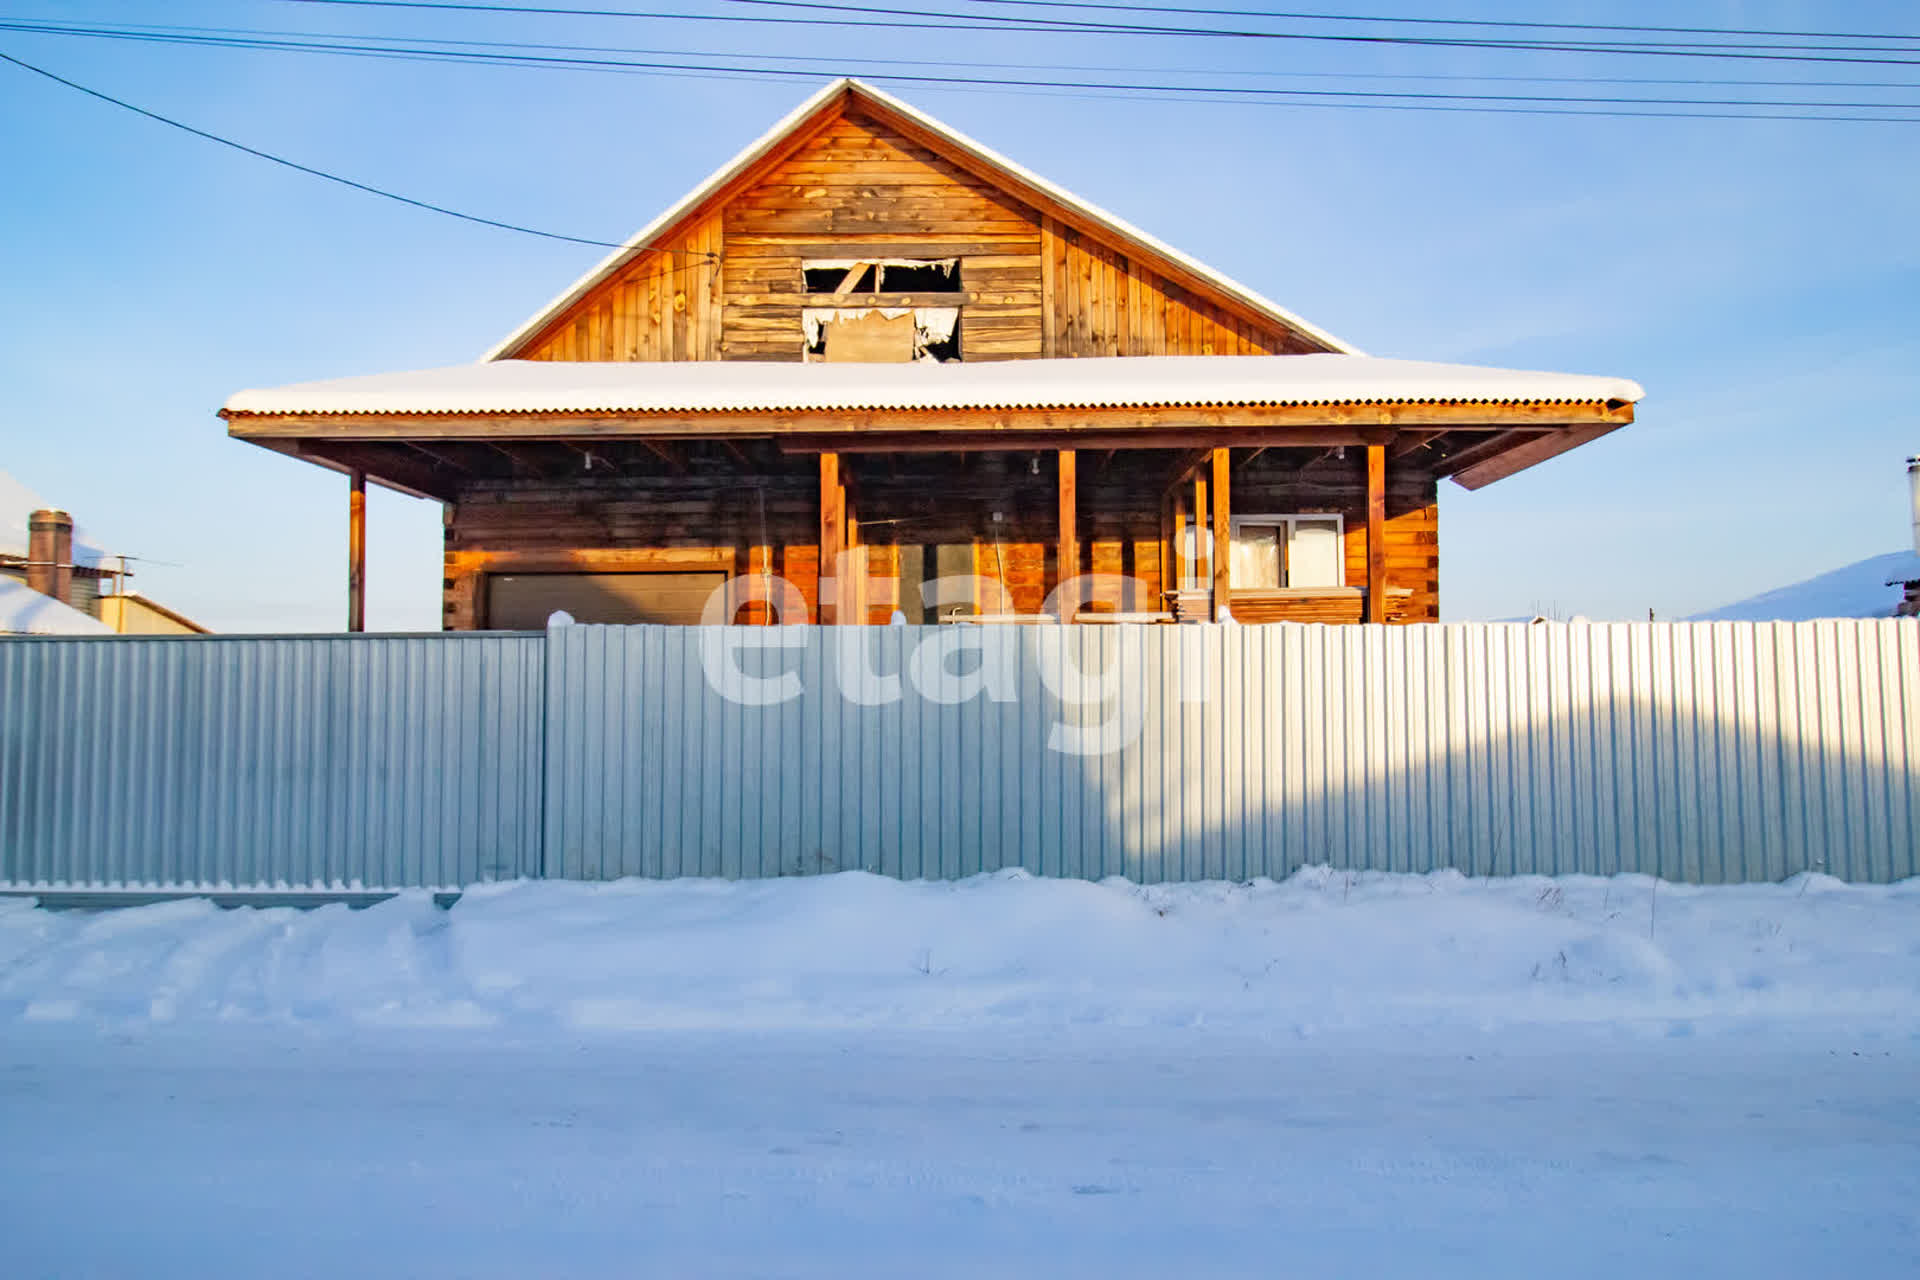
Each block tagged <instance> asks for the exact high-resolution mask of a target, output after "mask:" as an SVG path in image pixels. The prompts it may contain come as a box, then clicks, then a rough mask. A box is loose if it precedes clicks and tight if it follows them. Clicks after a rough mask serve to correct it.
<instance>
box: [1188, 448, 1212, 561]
mask: <svg viewBox="0 0 1920 1280" xmlns="http://www.w3.org/2000/svg"><path fill="white" fill-rule="evenodd" d="M1208 510H1209V508H1208V505H1207V468H1205V467H1199V468H1196V469H1195V470H1194V473H1193V510H1192V512H1190V513H1189V514H1191V515H1192V517H1193V581H1194V587H1195V589H1197V590H1202V591H1204V590H1206V589H1207V588H1208V586H1209V585H1211V584H1209V583H1208V581H1207V578H1208V576H1209V575H1208V573H1207V572H1205V570H1206V569H1207V568H1208V566H1209V565H1211V564H1212V563H1213V543H1212V542H1211V541H1209V540H1208V538H1207V512H1208Z"/></svg>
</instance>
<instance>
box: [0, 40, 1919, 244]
mask: <svg viewBox="0 0 1920 1280" xmlns="http://www.w3.org/2000/svg"><path fill="white" fill-rule="evenodd" d="M19 26H20V24H11V23H6V22H0V30H6V29H18V28H19ZM60 33H61V34H98V35H108V36H112V37H115V38H121V39H129V40H135V41H147V42H156V43H202V44H209V45H213V46H216V47H233V48H247V49H262V48H277V49H287V50H292V51H297V52H309V53H345V54H353V55H359V56H387V57H400V56H405V57H412V58H417V59H420V60H426V61H445V62H452V63H462V64H469V65H483V66H499V65H505V66H532V67H548V68H574V69H596V70H607V69H624V70H636V71H643V72H655V73H660V72H679V73H690V72H691V73H700V72H707V73H724V74H728V75H733V76H739V77H746V78H777V79H782V80H791V79H794V78H796V77H797V75H798V74H799V73H796V72H795V71H792V70H788V69H781V68H766V67H742V66H735V65H722V66H714V65H709V64H703V63H687V62H663V61H638V60H630V59H614V58H572V57H558V56H553V55H514V54H503V53H486V52H471V51H465V50H436V49H430V48H394V47H385V48H381V49H375V50H369V49H367V48H365V47H363V46H357V45H350V44H340V43H325V42H320V41H271V40H264V39H258V38H252V37H248V38H244V39H242V38H234V39H227V38H221V37H204V38H202V37H188V36H164V37H157V36H150V35H147V34H144V33H139V32H127V31H112V30H106V29H100V30H95V31H90V32H85V33H82V32H78V31H76V30H74V29H72V28H63V29H61V32H60ZM10 60H11V59H10ZM22 65H25V64H22ZM42 74H48V75H50V74H51V73H46V72H43V73H42ZM54 78H57V77H54ZM874 78H875V79H878V80H883V81H887V82H899V83H906V84H916V85H926V86H936V87H942V88H977V89H996V90H1004V89H1056V90H1078V91H1092V92H1103V93H1118V94H1125V95H1133V96H1138V95H1143V94H1144V95H1152V97H1150V98H1148V99H1147V100H1150V101H1164V100H1166V98H1165V96H1164V95H1169V94H1181V95H1188V96H1189V97H1190V98H1193V99H1197V100H1207V101H1213V102H1241V103H1247V102H1262V101H1265V102H1272V103H1285V104H1294V105H1354V106H1375V107H1386V106H1391V107H1395V108H1398V109H1403V110H1404V109H1413V108H1415V107H1419V106H1424V105H1428V104H1469V105H1468V106H1455V107H1454V108H1453V109H1455V110H1465V109H1475V110H1483V111H1489V112H1510V111H1515V110H1519V109H1521V108H1525V109H1527V114H1556V113H1558V114H1580V115H1601V114H1608V113H1611V112H1617V114H1620V115H1623V116H1659V117H1661V118H1671V117H1673V116H1687V115H1694V114H1699V115H1700V116H1701V117H1702V118H1712V119H1726V118H1751V119H1764V120H1828V121H1845V122H1855V123H1858V122H1878V123H1917V122H1920V117H1908V116H1843V115H1832V114H1804V115H1795V114H1784V113H1782V111H1777V110H1774V109H1784V110H1785V111H1800V112H1834V111H1912V110H1920V102H1911V103H1909V102H1833V101H1809V100H1806V99H1749V98H1705V97H1701V98H1680V97H1670V98H1663V97H1645V96H1578V95H1570V94H1560V95H1555V94H1492V93H1442V92H1414V91H1409V90H1398V91H1388V90H1359V89H1278V88H1267V87H1259V86H1224V85H1218V86H1207V85H1168V84H1151V83H1142V82H1125V83H1115V82H1111V81H1093V80H1038V79H1021V78H1014V77H1001V76H958V75H930V74H921V73H908V72H888V73H883V74H879V75H876V76H875V77H874ZM62 83H67V84H71V82H70V81H62ZM74 87H79V86H74ZM86 92H89V93H91V92H92V91H91V90H86ZM94 96H95V97H104V96H105V95H101V94H94ZM120 105H126V104H120ZM1584 107H1598V108H1602V109H1603V110H1601V111H1586V110H1579V111H1570V110H1566V109H1567V108H1584ZM1629 107H1633V108H1640V107H1658V108H1671V107H1688V108H1707V107H1712V108H1746V109H1753V108H1761V109H1767V110H1766V112H1765V113H1764V114H1762V113H1755V112H1752V111H1750V110H1749V111H1746V112H1742V113H1741V114H1740V115H1738V116H1735V115H1733V114H1732V113H1716V114H1708V113H1705V112H1699V113H1695V112H1669V111H1657V112H1656V111H1644V110H1631V111H1622V110H1618V109H1619V108H1629ZM132 109H134V110H139V108H132ZM142 114H147V115H150V114H152V113H150V112H145V111H142ZM155 118H156V119H163V120H164V117H155ZM166 123H175V122H173V121H166ZM183 127H184V126H183ZM195 132H198V131H195ZM206 136H211V135H206ZM229 145H234V146H238V145H239V144H229ZM240 149H242V150H249V148H245V147H241V148H240ZM266 158H269V159H277V157H271V156H268V157H266ZM286 163H290V162H286ZM293 167H296V168H298V167H300V166H297V165H296V166H293ZM326 176H331V175H326ZM336 180H337V181H343V182H344V181H346V180H345V179H336ZM349 185H358V184H353V183H349ZM376 194H383V195H390V194H391V193H388V192H379V191H376ZM394 198H396V199H406V198H405V197H397V196H396V197H394ZM407 203H414V204H418V203H420V202H418V201H412V200H407ZM456 216H462V217H466V216H467V215H456ZM469 220H471V221H479V222H487V221H490V220H488V219H479V218H470V219H469ZM512 229H515V230H525V228H512ZM538 234H548V233H538ZM550 238H553V239H577V237H569V236H550ZM587 243H601V242H597V241H593V242H587Z"/></svg>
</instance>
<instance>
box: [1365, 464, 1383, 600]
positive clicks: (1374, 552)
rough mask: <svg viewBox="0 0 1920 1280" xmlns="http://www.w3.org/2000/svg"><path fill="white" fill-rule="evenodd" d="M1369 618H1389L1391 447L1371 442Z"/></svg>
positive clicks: (1368, 478)
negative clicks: (1388, 522)
mask: <svg viewBox="0 0 1920 1280" xmlns="http://www.w3.org/2000/svg"><path fill="white" fill-rule="evenodd" d="M1366 618H1367V621H1368V622H1385V621H1386V620H1387V449H1386V446H1385V445H1378V444H1370V445H1368V446H1367V613H1366Z"/></svg>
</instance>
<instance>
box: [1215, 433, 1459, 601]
mask: <svg viewBox="0 0 1920 1280" xmlns="http://www.w3.org/2000/svg"><path fill="white" fill-rule="evenodd" d="M1365 455H1366V451H1365V450H1364V449H1359V448H1353V449H1348V450H1346V451H1345V456H1344V457H1338V456H1329V457H1323V458H1320V459H1317V460H1315V461H1313V462H1311V463H1308V464H1307V465H1306V466H1304V467H1302V466H1300V465H1299V464H1298V463H1297V462H1294V461H1290V460H1286V459H1284V458H1278V459H1276V458H1274V457H1273V455H1272V454H1265V455H1262V456H1261V457H1259V458H1257V459H1255V460H1254V461H1253V462H1252V463H1251V465H1248V466H1245V467H1242V468H1241V469H1239V470H1237V471H1235V472H1234V477H1233V510H1234V514H1236V515H1241V516H1251V515H1291V514H1295V513H1302V512H1312V511H1337V512H1339V513H1340V514H1341V516H1342V517H1344V523H1345V526H1346V538H1345V543H1344V546H1343V548H1342V549H1343V552H1344V555H1345V560H1346V580H1347V585H1348V586H1350V587H1361V588H1364V587H1365V586H1366V585H1367V476H1366V456H1365ZM1386 534H1387V587H1388V593H1389V594H1388V601H1389V605H1388V616H1389V620H1390V621H1395V622H1438V621H1439V620H1440V508H1439V506H1438V495H1437V492H1436V485H1435V482H1434V479H1433V477H1432V476H1431V475H1428V474H1427V473H1425V472H1423V471H1420V470H1417V469H1415V468H1412V467H1408V466H1395V465H1393V464H1389V465H1388V469H1387V522H1386ZM1395 589H1410V590H1411V591H1412V594H1411V595H1409V596H1404V597H1402V596H1396V595H1394V594H1393V592H1394V590H1395ZM1343 607H1344V606H1343ZM1356 608H1357V606H1356ZM1235 616H1236V617H1238V616H1239V611H1238V610H1237V609H1236V611H1235ZM1287 616H1289V617H1295V614H1294V613H1292V612H1290V613H1289V614H1288V615H1287ZM1247 620H1249V621H1252V620H1254V619H1252V618H1249V619H1247ZM1296 620H1298V621H1322V620H1327V619H1322V618H1319V617H1306V616H1298V617H1297V618H1296ZM1351 620H1352V621H1358V618H1357V616H1356V617H1355V618H1353V619H1351Z"/></svg>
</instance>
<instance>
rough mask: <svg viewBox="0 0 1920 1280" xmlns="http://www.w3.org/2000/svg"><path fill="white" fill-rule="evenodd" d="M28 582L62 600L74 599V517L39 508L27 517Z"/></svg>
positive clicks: (69, 602) (48, 594) (62, 512)
mask: <svg viewBox="0 0 1920 1280" xmlns="http://www.w3.org/2000/svg"><path fill="white" fill-rule="evenodd" d="M27 585H28V586H29V587H31V588H33V589H34V590H35V591H38V592H39V593H40V594H41V595H43V596H52V597H53V598H54V599H55V600H58V601H59V602H60V603H61V604H71V603H72V602H73V517H72V516H70V515H68V514H67V513H66V512H64V511H51V510H45V509H43V510H40V511H36V512H34V513H33V514H32V515H30V516H28V517H27Z"/></svg>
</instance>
